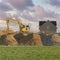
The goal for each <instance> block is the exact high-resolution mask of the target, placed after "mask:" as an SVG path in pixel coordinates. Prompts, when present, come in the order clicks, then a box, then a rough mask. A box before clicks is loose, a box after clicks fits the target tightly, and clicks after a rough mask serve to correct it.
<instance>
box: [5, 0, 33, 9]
mask: <svg viewBox="0 0 60 60" xmlns="http://www.w3.org/2000/svg"><path fill="white" fill-rule="evenodd" d="M5 1H7V2H9V3H11V4H12V5H13V6H14V7H15V8H17V9H24V8H27V7H28V6H33V3H32V0H5Z"/></svg>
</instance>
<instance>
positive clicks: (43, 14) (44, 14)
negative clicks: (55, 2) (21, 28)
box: [36, 5, 59, 18]
mask: <svg viewBox="0 0 60 60" xmlns="http://www.w3.org/2000/svg"><path fill="white" fill-rule="evenodd" d="M36 16H37V17H38V18H57V17H58V16H59V14H57V13H55V12H54V11H51V10H47V11H46V10H45V9H44V8H43V7H41V6H39V5H38V6H36Z"/></svg>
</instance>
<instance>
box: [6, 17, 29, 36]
mask: <svg viewBox="0 0 60 60" xmlns="http://www.w3.org/2000/svg"><path fill="white" fill-rule="evenodd" d="M9 22H13V23H16V24H19V29H20V32H21V33H23V35H24V36H26V35H28V33H29V32H30V27H29V26H25V25H23V23H22V22H21V21H18V20H16V19H9V18H6V23H7V31H9V30H10V29H9V28H10V26H9Z"/></svg>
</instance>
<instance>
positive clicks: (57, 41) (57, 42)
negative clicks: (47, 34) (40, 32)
mask: <svg viewBox="0 0 60 60" xmlns="http://www.w3.org/2000/svg"><path fill="white" fill-rule="evenodd" d="M52 40H53V43H54V45H60V36H59V34H54V35H53V36H52Z"/></svg>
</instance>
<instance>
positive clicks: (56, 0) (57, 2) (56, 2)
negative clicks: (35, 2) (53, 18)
mask: <svg viewBox="0 0 60 60" xmlns="http://www.w3.org/2000/svg"><path fill="white" fill-rule="evenodd" d="M47 2H48V3H49V4H50V5H52V6H56V7H60V0H47Z"/></svg>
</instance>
